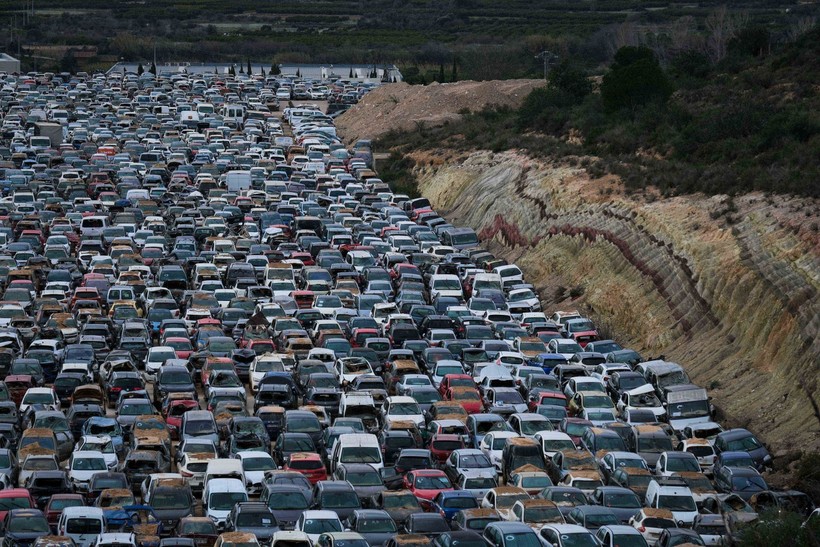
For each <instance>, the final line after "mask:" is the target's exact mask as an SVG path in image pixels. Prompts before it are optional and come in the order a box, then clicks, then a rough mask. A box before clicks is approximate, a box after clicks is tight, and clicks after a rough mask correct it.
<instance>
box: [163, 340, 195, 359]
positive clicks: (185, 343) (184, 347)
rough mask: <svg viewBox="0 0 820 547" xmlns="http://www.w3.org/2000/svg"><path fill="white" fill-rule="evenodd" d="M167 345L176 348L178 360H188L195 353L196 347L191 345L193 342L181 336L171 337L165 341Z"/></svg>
mask: <svg viewBox="0 0 820 547" xmlns="http://www.w3.org/2000/svg"><path fill="white" fill-rule="evenodd" d="M165 345H166V346H171V347H172V348H174V352H175V353H176V354H177V359H187V358H188V357H190V356H191V354H192V353H193V352H194V346H193V345H192V344H191V341H190V340H189V339H187V338H183V337H181V336H171V337H170V338H168V339H167V340H165Z"/></svg>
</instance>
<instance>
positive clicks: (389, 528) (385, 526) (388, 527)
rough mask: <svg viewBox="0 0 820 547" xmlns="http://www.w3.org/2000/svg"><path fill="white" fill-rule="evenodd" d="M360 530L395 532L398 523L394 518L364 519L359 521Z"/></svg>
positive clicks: (366, 531)
mask: <svg viewBox="0 0 820 547" xmlns="http://www.w3.org/2000/svg"><path fill="white" fill-rule="evenodd" d="M357 528H358V531H359V532H365V533H368V532H369V533H393V532H396V524H395V523H394V522H393V520H392V519H369V520H368V519H363V520H360V521H358V526H357Z"/></svg>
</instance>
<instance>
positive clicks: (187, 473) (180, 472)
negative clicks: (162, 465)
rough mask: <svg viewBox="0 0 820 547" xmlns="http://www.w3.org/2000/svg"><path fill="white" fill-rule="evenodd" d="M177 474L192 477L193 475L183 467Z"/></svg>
mask: <svg viewBox="0 0 820 547" xmlns="http://www.w3.org/2000/svg"><path fill="white" fill-rule="evenodd" d="M179 474H180V475H182V476H183V477H193V476H194V474H193V473H190V472H188V471H185V470H184V469H180V470H179Z"/></svg>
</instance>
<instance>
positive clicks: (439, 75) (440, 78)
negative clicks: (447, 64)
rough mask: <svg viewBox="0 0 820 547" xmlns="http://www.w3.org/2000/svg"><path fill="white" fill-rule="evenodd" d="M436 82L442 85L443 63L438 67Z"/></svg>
mask: <svg viewBox="0 0 820 547" xmlns="http://www.w3.org/2000/svg"><path fill="white" fill-rule="evenodd" d="M438 82H439V83H440V84H443V83H444V63H441V64H440V65H438Z"/></svg>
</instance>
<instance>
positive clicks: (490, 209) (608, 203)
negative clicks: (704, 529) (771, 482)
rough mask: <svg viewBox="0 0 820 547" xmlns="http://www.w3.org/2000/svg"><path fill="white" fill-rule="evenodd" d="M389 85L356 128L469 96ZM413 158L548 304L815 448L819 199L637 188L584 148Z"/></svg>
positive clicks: (764, 433)
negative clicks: (584, 158) (593, 166)
mask: <svg viewBox="0 0 820 547" xmlns="http://www.w3.org/2000/svg"><path fill="white" fill-rule="evenodd" d="M460 85H462V84H453V85H452V86H449V89H448V94H449V95H450V96H452V97H459V96H460V93H459V86H460ZM466 85H467V84H465V86H466ZM487 85H488V86H492V85H497V84H493V83H487ZM390 87H393V86H389V87H386V88H384V89H383V90H379V91H377V92H374V93H371V94H369V95H368V97H370V96H371V95H373V97H372V99H373V102H368V100H367V99H365V101H363V102H362V103H361V104H360V105H358V106H357V107H356V108H354V109H351V110H350V111H349V112H348V113H346V114H345V116H344V117H343V118H340V121H343V123H340V128H341V131H342V134H343V135H344V136H345V137H346V138H347V139H355V138H365V137H375V136H377V135H378V134H380V132H383V131H384V130H385V128H387V129H390V128H393V127H401V128H410V129H412V124H413V122H414V121H415V120H417V119H441V118H445V119H446V117H448V116H451V115H453V113H455V112H458V111H459V110H460V109H461V108H462V104H461V103H460V104H458V105H455V106H452V107H449V106H440V104H441V101H443V100H447V99H446V97H447V96H441V95H440V94H439V90H438V89H436V87H438V88H440V89H444V88H447V87H448V86H433V87H431V86H428V87H427V88H422V87H413V88H409V89H408V87H407V86H404V87H403V88H402V93H403V94H402V96H401V99H400V100H399V101H398V102H397V103H395V104H394V105H391V104H387V105H385V99H384V98H385V97H389V91H388V90H389V88H390ZM487 89H491V87H488V88H487ZM376 93H379V95H376ZM485 94H489V95H492V93H487V91H486V90H485ZM498 95H502V93H501V92H498ZM428 97H429V100H430V101H431V102H430V103H428V102H427V100H428ZM376 99H378V101H377V100H376ZM432 101H436V103H435V105H434V104H433V103H432ZM411 106H412V110H413V112H410V113H408V111H407V110H405V109H406V108H410V107H411ZM414 114H415V117H414ZM393 116H400V117H399V118H398V119H394V118H393ZM349 131H352V132H349ZM412 156H413V159H414V160H415V162H416V173H415V174H416V176H417V177H418V180H419V190H420V191H421V193H422V194H423V195H425V196H427V197H429V198H430V199H431V201H432V202H433V204H434V206H435V207H436V208H437V209H438V210H439V211H440V212H442V213H443V214H444V215H445V216H446V217H447V218H448V219H450V220H451V221H452V222H454V223H457V224H461V225H466V226H470V227H472V228H474V229H475V230H476V231H477V232H479V234H480V236H481V238H482V240H483V241H484V244H485V245H487V246H489V247H490V248H491V250H493V251H494V252H495V253H496V254H498V255H500V256H503V257H505V258H507V259H508V260H511V261H515V262H516V263H517V264H518V265H519V266H521V267H522V268H523V269H524V271H525V273H526V275H527V278H528V280H530V281H531V282H532V283H534V284H535V285H536V287H537V288H538V289H539V292H540V294H541V297H542V301H543V303H544V307H545V309H546V310H555V309H574V308H578V309H581V310H583V311H584V312H585V313H588V314H590V315H591V316H592V317H594V318H595V320H596V321H597V322H598V323H599V324H600V325H602V326H603V327H604V330H605V331H606V332H607V333H608V334H610V335H611V336H612V337H614V338H616V339H618V340H619V341H621V342H622V343H624V344H625V345H627V346H629V347H632V348H634V349H636V350H638V351H640V352H641V353H642V354H644V355H645V356H658V355H661V354H663V355H665V356H666V358H667V359H669V360H674V361H677V362H679V363H681V364H682V365H684V366H685V367H686V369H687V370H688V371H689V373H690V375H691V376H692V378H693V381H694V382H695V383H697V384H699V385H702V386H703V387H706V388H707V389H708V390H709V393H710V395H711V396H712V397H713V402H714V403H715V405H716V407H717V408H718V410H719V419H720V420H721V421H722V423H724V425H727V426H730V427H736V426H742V427H748V428H749V429H751V430H752V431H754V432H756V433H757V434H759V435H760V436H761V437H762V438H763V439H764V441H766V442H767V443H769V445H770V448H771V449H772V452H773V453H774V455H775V456H776V457H778V456H780V457H781V458H782V457H784V456H787V455H791V454H794V453H797V452H799V451H803V452H807V453H812V452H818V451H820V435H819V434H818V433H820V427H818V420H817V418H816V417H815V416H814V415H813V410H812V407H811V404H810V402H809V399H808V396H807V394H806V391H808V392H809V393H811V394H812V395H813V396H814V398H815V399H816V400H818V401H820V389H818V382H819V381H820V296H818V291H819V290H820V231H819V230H818V223H820V201H817V200H808V199H802V198H801V199H798V198H787V197H782V196H774V197H767V196H764V195H762V194H748V195H745V196H742V197H735V198H734V199H732V198H729V197H728V196H712V197H709V196H703V195H691V196H681V197H676V198H671V199H663V198H660V197H658V196H657V195H653V194H652V193H651V192H648V193H647V194H646V195H644V196H643V197H635V196H629V195H626V194H625V193H624V189H623V186H622V185H621V183H620V181H619V180H618V179H617V178H616V177H611V176H608V177H605V178H602V179H592V178H591V177H590V175H589V174H588V173H587V172H586V171H585V170H584V169H582V168H580V167H578V165H580V159H578V158H574V159H568V161H566V162H558V163H556V162H547V161H544V162H538V161H533V160H532V159H531V158H528V157H525V156H522V155H519V154H516V153H515V152H507V153H502V154H493V153H490V152H486V151H476V152H473V153H469V154H465V153H456V152H453V151H449V150H438V151H435V152H424V153H422V152H417V153H414V154H412ZM573 160H574V161H573ZM388 182H389V181H388ZM569 294H572V295H575V296H576V298H572V299H571V298H569V297H568V295H569ZM579 294H581V295H582V296H580V297H578V296H577V295H579ZM781 461H784V462H785V461H786V459H785V458H784V459H783V460H781Z"/></svg>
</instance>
